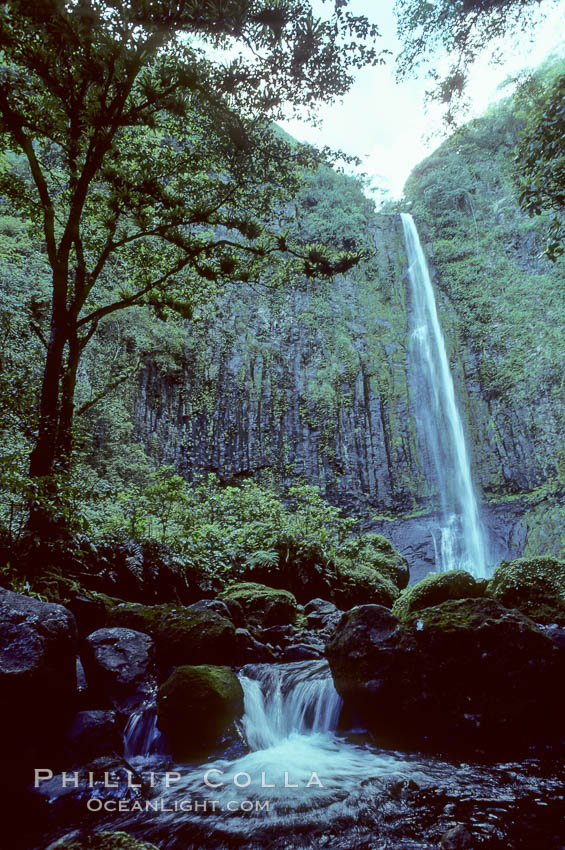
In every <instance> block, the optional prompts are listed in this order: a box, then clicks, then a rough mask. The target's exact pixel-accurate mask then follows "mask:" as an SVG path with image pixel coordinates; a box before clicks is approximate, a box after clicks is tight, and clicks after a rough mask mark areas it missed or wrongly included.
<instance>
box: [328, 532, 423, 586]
mask: <svg viewBox="0 0 565 850" xmlns="http://www.w3.org/2000/svg"><path fill="white" fill-rule="evenodd" d="M339 560H340V563H342V564H345V565H352V564H357V565H358V566H366V567H371V568H372V569H373V570H376V572H378V573H380V575H381V576H383V578H387V579H389V581H391V582H392V583H393V584H394V585H396V587H397V588H399V590H402V589H403V588H405V587H406V585H407V584H408V581H409V580H410V568H409V566H408V561H407V560H406V558H405V557H404V555H401V554H400V552H398V551H397V550H396V549H395V548H394V546H393V545H392V543H391V542H390V540H388V539H387V538H386V537H383V536H382V534H373V533H372V532H369V533H367V534H363V535H361V536H360V537H359V538H354V539H352V540H351V541H350V542H348V541H346V542H345V543H343V544H342V545H341V546H340V559H339Z"/></svg>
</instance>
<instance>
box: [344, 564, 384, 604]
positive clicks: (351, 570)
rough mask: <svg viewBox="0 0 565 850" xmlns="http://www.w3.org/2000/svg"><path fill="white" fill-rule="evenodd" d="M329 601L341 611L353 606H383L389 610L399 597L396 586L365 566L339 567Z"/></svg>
mask: <svg viewBox="0 0 565 850" xmlns="http://www.w3.org/2000/svg"><path fill="white" fill-rule="evenodd" d="M337 572H338V576H337V581H336V584H335V586H334V588H333V590H332V594H331V601H332V602H333V603H334V604H335V605H337V607H338V608H341V609H342V610H347V609H349V608H353V606H354V605H384V606H385V608H391V607H392V605H393V604H394V602H395V601H396V599H397V598H398V595H399V590H398V588H397V586H396V585H395V584H394V583H393V582H392V581H391V580H390V579H389V578H386V577H385V576H383V575H381V574H380V573H378V572H377V571H376V570H375V569H373V568H372V567H368V566H366V565H365V564H350V565H347V566H345V565H340V566H339V568H338V571H337Z"/></svg>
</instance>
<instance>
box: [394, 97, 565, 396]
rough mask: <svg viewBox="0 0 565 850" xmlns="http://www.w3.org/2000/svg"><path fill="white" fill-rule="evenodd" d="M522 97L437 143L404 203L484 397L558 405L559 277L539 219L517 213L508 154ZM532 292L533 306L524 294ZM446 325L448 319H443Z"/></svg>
mask: <svg viewBox="0 0 565 850" xmlns="http://www.w3.org/2000/svg"><path fill="white" fill-rule="evenodd" d="M524 101H525V93H524V92H522V93H521V96H520V98H517V99H516V100H512V99H509V100H506V101H503V102H502V103H500V104H498V105H497V106H496V107H493V108H491V110H490V111H489V112H488V113H487V115H486V116H485V117H483V118H481V119H478V120H476V121H473V122H471V123H470V124H468V125H467V126H466V127H464V128H462V129H461V130H460V131H458V132H457V133H456V134H454V136H452V137H451V138H450V139H448V140H447V141H446V142H445V143H444V144H442V145H441V146H440V147H439V148H438V150H437V151H436V152H435V153H434V154H432V156H431V157H428V159H426V160H425V161H424V162H423V163H421V164H420V165H419V166H418V167H417V168H416V169H415V170H414V172H413V173H412V175H411V177H410V178H409V180H408V181H407V184H406V197H407V198H408V199H409V200H410V201H411V202H412V207H411V210H412V212H413V214H414V216H415V218H416V220H417V222H418V224H419V225H420V226H421V228H422V229H423V230H424V233H425V234H429V237H430V238H431V239H432V240H433V258H432V259H433V262H434V265H435V267H436V268H437V270H438V272H439V276H440V284H439V285H440V288H441V289H442V290H443V291H444V292H445V294H446V295H447V296H448V297H449V299H450V301H451V302H452V303H453V304H455V305H456V311H457V312H456V316H455V325H456V331H457V334H458V336H459V337H460V338H462V339H464V340H467V341H468V342H469V343H470V345H471V346H472V348H473V350H474V352H475V353H476V355H477V356H478V357H479V358H480V365H479V369H480V378H481V383H482V385H483V386H484V387H485V389H486V390H487V394H488V395H489V396H490V397H491V398H492V399H498V398H501V399H503V400H505V401H507V402H508V401H510V400H512V404H513V405H519V404H520V401H521V400H522V399H533V398H535V397H536V396H537V395H538V394H539V393H540V392H543V393H544V394H547V395H548V396H550V397H551V396H552V394H553V393H555V394H556V398H557V397H558V395H559V392H560V385H561V380H562V367H561V362H562V357H563V354H564V349H563V335H562V333H561V330H560V327H559V325H558V323H555V322H553V321H551V319H550V317H552V316H557V315H560V314H561V313H562V311H563V292H562V289H561V288H560V287H559V286H558V285H556V280H558V279H559V278H560V276H561V275H562V274H563V270H564V266H563V262H562V261H560V262H558V263H557V264H556V267H552V264H550V263H548V262H545V261H544V260H543V259H541V258H540V252H541V248H542V245H543V242H544V239H545V236H546V228H547V226H548V220H547V215H544V214H542V215H540V216H539V219H538V220H536V221H531V220H530V219H528V218H526V217H525V216H524V215H523V214H522V213H521V211H520V207H519V203H518V199H517V197H516V193H515V184H514V171H513V156H514V150H515V146H516V144H517V143H518V142H519V140H520V134H521V130H522V129H523V127H524V120H525V119H524V114H525V113H527V111H528V109H529V106H528V104H527V102H526V103H525V102H524ZM534 291H535V303H534V300H533V299H532V293H533V292H534ZM450 320H452V319H450Z"/></svg>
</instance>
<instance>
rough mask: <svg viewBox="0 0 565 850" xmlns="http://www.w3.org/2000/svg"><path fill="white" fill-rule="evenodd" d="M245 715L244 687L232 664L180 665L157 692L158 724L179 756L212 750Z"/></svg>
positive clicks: (174, 752) (175, 753) (176, 755)
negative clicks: (230, 666) (227, 665)
mask: <svg viewBox="0 0 565 850" xmlns="http://www.w3.org/2000/svg"><path fill="white" fill-rule="evenodd" d="M242 715H243V689H242V687H241V684H240V682H239V679H238V678H237V676H236V675H235V673H234V672H233V671H232V670H230V668H229V667H216V666H211V665H202V666H194V667H191V666H183V667H177V668H176V670H175V671H174V673H172V675H171V676H170V677H169V678H168V679H167V681H166V682H165V683H164V684H163V685H161V687H160V688H159V691H158V693H157V724H158V726H159V729H161V731H162V732H164V733H165V734H166V735H167V737H168V738H169V740H170V743H171V750H172V752H173V755H174V756H175V757H177V758H181V759H183V758H186V757H188V756H191V755H194V754H197V753H201V752H205V751H207V750H210V749H211V748H212V747H213V746H214V745H215V744H217V743H218V741H220V740H221V739H222V737H223V736H224V735H225V734H226V733H227V732H228V730H229V729H230V727H231V726H232V724H233V723H234V721H235V720H237V719H239V718H240V717H241V716H242Z"/></svg>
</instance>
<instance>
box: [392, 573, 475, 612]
mask: <svg viewBox="0 0 565 850" xmlns="http://www.w3.org/2000/svg"><path fill="white" fill-rule="evenodd" d="M483 595H484V587H483V586H482V584H481V583H480V582H477V581H476V579H475V578H473V576H472V575H471V574H470V573H468V572H466V571H465V570H449V571H448V572H445V573H428V575H427V576H426V577H425V578H424V579H422V581H419V582H418V583H417V584H413V585H411V586H410V587H407V588H406V590H403V591H402V593H401V594H400V597H399V598H398V599H397V600H396V602H395V603H394V605H393V606H392V613H393V614H394V615H395V616H396V617H398V619H399V620H403V619H405V618H406V617H408V616H409V615H410V614H412V613H413V612H415V611H420V610H421V609H422V608H431V607H432V606H433V605H439V604H441V603H442V602H447V601H448V600H450V599H468V598H476V597H479V596H483Z"/></svg>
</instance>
